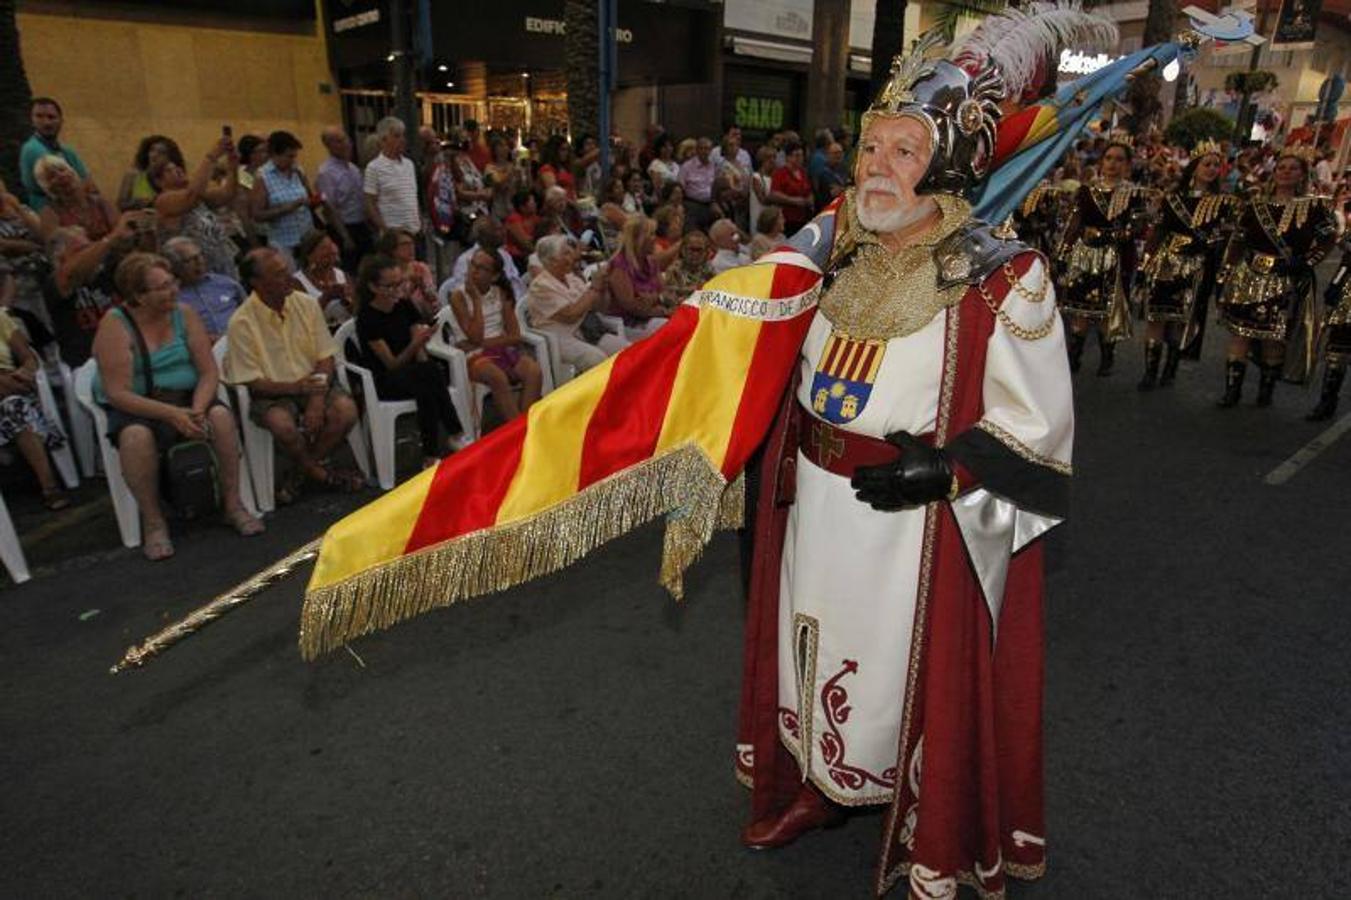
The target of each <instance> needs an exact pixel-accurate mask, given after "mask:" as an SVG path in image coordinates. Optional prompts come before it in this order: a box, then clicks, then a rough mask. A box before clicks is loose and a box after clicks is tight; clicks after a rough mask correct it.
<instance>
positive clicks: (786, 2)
mask: <svg viewBox="0 0 1351 900" xmlns="http://www.w3.org/2000/svg"><path fill="white" fill-rule="evenodd" d="M722 10H723V11H722V24H723V25H724V26H725V27H727V28H734V29H736V30H737V31H749V32H752V33H754V34H768V35H773V36H775V37H786V38H797V39H799V40H804V41H810V40H811V39H812V0H726V2H725V3H724V4H723V7H722Z"/></svg>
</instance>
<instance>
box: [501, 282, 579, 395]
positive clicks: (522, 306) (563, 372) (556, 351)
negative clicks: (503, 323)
mask: <svg viewBox="0 0 1351 900" xmlns="http://www.w3.org/2000/svg"><path fill="white" fill-rule="evenodd" d="M528 300H529V297H522V298H521V299H520V300H517V301H516V321H517V322H519V323H520V326H521V331H522V332H524V331H526V330H527V329H529V331H530V333H531V334H537V335H539V336H540V337H542V338H544V343H545V346H547V347H548V348H549V356H548V360H547V362H548V365H549V369H550V370H551V372H552V374H553V382H554V387H559V386H561V385H564V384H567V383H568V382H569V381H571V380H572V379H574V378H576V377H577V367H576V366H573V365H572V364H571V363H565V362H563V349H562V347H561V346H560V345H559V343H558V335H556V334H553V333H552V332H549V331H537V330H535V329H534V328H531V327H530V304H529V302H527V301H528Z"/></svg>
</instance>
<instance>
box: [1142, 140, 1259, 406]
mask: <svg viewBox="0 0 1351 900" xmlns="http://www.w3.org/2000/svg"><path fill="white" fill-rule="evenodd" d="M1222 159H1223V157H1222V156H1221V153H1220V145H1219V144H1217V143H1215V142H1214V141H1202V142H1200V143H1198V144H1197V145H1196V147H1195V149H1193V150H1192V153H1191V161H1190V162H1189V163H1188V164H1187V167H1186V169H1184V170H1183V172H1182V179H1181V181H1180V182H1179V184H1178V186H1177V190H1175V191H1172V192H1169V193H1167V194H1164V195H1162V196H1161V197H1160V198H1159V199H1160V204H1159V206H1160V208H1159V210H1158V216H1157V218H1156V220H1155V226H1154V231H1153V233H1152V234H1151V236H1150V240H1149V245H1148V247H1147V248H1146V249H1145V260H1144V263H1143V264H1142V265H1141V266H1140V274H1139V280H1138V282H1137V283H1136V287H1135V291H1136V296H1137V297H1138V298H1139V300H1140V305H1141V307H1142V308H1143V309H1144V314H1145V321H1146V322H1147V323H1148V325H1147V326H1146V328H1145V374H1144V377H1143V378H1141V379H1140V384H1139V388H1140V390H1142V391H1149V390H1153V389H1154V387H1155V385H1165V386H1166V385H1169V384H1172V383H1173V379H1174V377H1175V376H1176V375H1177V364H1178V358H1179V356H1180V348H1181V347H1182V346H1183V345H1185V344H1187V343H1189V342H1190V339H1191V336H1192V335H1191V333H1190V332H1192V331H1194V330H1195V325H1196V321H1197V309H1196V307H1197V305H1198V302H1199V300H1200V298H1201V297H1202V296H1203V295H1204V294H1205V292H1206V291H1208V290H1209V283H1208V282H1207V276H1210V277H1211V278H1212V279H1213V277H1214V275H1215V270H1216V268H1217V264H1218V256H1219V254H1220V252H1221V250H1222V248H1223V242H1224V240H1225V238H1227V237H1228V234H1229V231H1230V229H1231V228H1232V226H1233V219H1232V215H1233V210H1234V207H1235V206H1236V204H1235V202H1234V200H1233V198H1232V197H1229V196H1226V195H1224V194H1221V193H1220V192H1219V187H1220V181H1219V178H1220V167H1221V164H1222ZM1160 363H1162V366H1163V372H1162V374H1160V371H1159V366H1160Z"/></svg>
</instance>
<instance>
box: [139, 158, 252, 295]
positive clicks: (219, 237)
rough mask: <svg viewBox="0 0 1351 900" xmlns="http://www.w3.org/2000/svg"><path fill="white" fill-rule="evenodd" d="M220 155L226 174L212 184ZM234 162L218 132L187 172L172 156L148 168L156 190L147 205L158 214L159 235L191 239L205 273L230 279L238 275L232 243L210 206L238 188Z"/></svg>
mask: <svg viewBox="0 0 1351 900" xmlns="http://www.w3.org/2000/svg"><path fill="white" fill-rule="evenodd" d="M221 160H225V161H226V162H227V164H228V165H229V167H230V170H231V171H230V175H229V177H228V178H226V179H224V180H223V181H220V182H217V183H215V184H213V183H212V182H211V175H212V173H213V172H214V171H215V168H216V163H217V162H219V161H221ZM238 167H239V157H238V156H236V155H235V148H234V142H233V141H231V140H230V138H228V137H226V136H224V135H222V136H221V137H220V138H219V139H218V140H217V141H216V143H214V144H212V145H211V149H210V150H208V151H207V152H206V156H205V157H204V158H203V159H202V161H201V162H200V163H198V164H197V168H196V169H195V170H194V171H193V173H192V176H191V177H188V174H187V172H185V171H184V170H183V168H182V167H181V166H179V165H178V163H176V162H174V161H173V160H164V161H163V162H161V163H160V164H158V165H156V166H153V167H152V168H151V169H150V183H151V184H152V185H153V186H154V187H155V189H156V190H157V191H159V194H158V195H157V196H156V197H155V205H154V207H153V209H154V211H155V213H156V215H157V216H158V217H159V222H158V227H159V230H160V231H161V232H162V234H163V235H164V236H165V237H170V236H181V237H186V238H191V239H192V241H193V243H195V244H196V245H197V246H198V247H199V248H200V249H201V251H202V256H203V257H205V258H206V268H207V271H208V272H215V273H216V274H217V275H224V276H225V277H226V278H233V279H234V280H235V281H238V280H239V267H238V266H236V265H235V245H234V242H232V241H231V240H230V238H229V236H228V235H227V234H226V233H225V227H224V226H223V225H222V224H221V221H220V218H219V217H218V216H217V215H216V213H215V212H213V211H212V210H213V209H215V208H219V207H224V206H229V205H230V204H231V203H232V202H233V201H234V197H235V191H236V190H238V187H239V178H238V175H237V173H236V172H235V171H234V170H235V169H237V168H238ZM149 227H150V228H151V229H152V230H153V229H154V227H155V223H154V222H151V223H150V225H149Z"/></svg>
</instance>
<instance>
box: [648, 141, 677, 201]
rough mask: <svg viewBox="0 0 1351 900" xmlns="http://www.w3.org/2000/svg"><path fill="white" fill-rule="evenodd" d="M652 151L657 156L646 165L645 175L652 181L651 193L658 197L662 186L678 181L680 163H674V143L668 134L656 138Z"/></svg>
mask: <svg viewBox="0 0 1351 900" xmlns="http://www.w3.org/2000/svg"><path fill="white" fill-rule="evenodd" d="M652 150H653V151H654V152H655V153H656V154H657V155H656V156H655V157H653V159H652V162H650V163H648V164H647V175H648V177H649V178H651V179H652V193H654V194H656V195H658V196H660V195H661V189H662V186H663V185H664V184H666V183H667V182H668V181H678V180H679V178H680V163H678V162H676V161H675V142H674V141H672V140H671V136H670V135H669V134H663V135H661V136H660V137H658V138H657V142H656V143H655V144H653V145H652Z"/></svg>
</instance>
